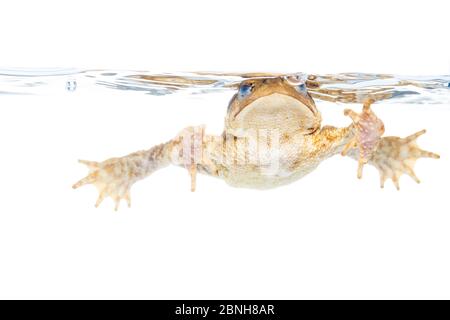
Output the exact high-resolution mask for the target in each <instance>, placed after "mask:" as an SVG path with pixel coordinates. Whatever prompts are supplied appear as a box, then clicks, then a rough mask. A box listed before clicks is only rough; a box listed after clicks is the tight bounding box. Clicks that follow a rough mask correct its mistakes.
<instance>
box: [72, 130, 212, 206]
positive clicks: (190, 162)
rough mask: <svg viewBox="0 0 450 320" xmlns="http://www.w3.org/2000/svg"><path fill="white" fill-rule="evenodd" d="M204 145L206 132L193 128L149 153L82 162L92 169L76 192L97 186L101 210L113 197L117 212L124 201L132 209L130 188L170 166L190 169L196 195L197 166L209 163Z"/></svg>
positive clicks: (98, 202) (140, 152) (192, 188)
mask: <svg viewBox="0 0 450 320" xmlns="http://www.w3.org/2000/svg"><path fill="white" fill-rule="evenodd" d="M204 144H205V136H204V128H203V127H189V128H186V129H184V130H183V131H182V132H181V133H180V134H179V135H178V136H177V137H175V138H174V139H172V140H170V141H169V142H167V143H163V144H160V145H157V146H154V147H153V148H151V149H149V150H145V151H138V152H134V153H131V154H129V155H127V156H124V157H120V158H111V159H108V160H105V161H103V162H93V161H85V160H80V162H81V163H83V164H85V165H87V166H88V168H89V170H90V172H89V174H88V175H87V176H86V177H85V178H83V179H81V180H80V181H78V182H77V183H75V184H74V185H73V188H74V189H76V188H78V187H81V186H83V185H86V184H93V185H94V186H95V187H97V189H98V192H99V196H98V199H97V202H96V204H95V206H96V207H97V206H99V205H100V203H101V202H102V201H103V200H104V199H105V198H106V197H108V196H109V197H111V198H112V199H113V200H114V202H115V209H116V210H117V209H118V207H119V204H120V200H121V199H125V200H126V201H127V203H128V206H130V205H131V200H130V188H131V186H132V185H133V184H134V183H135V182H136V181H138V180H141V179H143V178H145V177H147V176H149V175H150V174H152V173H153V172H155V171H156V170H158V169H161V168H164V167H166V166H168V165H169V164H176V165H182V166H184V167H186V169H188V171H189V173H190V175H191V190H192V191H194V190H195V178H196V173H197V166H198V165H203V162H207V161H206V158H205V156H206V155H205V154H204V152H203V148H204ZM203 167H204V166H203Z"/></svg>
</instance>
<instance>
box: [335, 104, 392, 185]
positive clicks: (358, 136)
mask: <svg viewBox="0 0 450 320" xmlns="http://www.w3.org/2000/svg"><path fill="white" fill-rule="evenodd" d="M373 102H374V101H373V100H371V99H369V100H366V101H365V102H364V106H363V111H362V112H361V113H356V112H355V111H353V110H350V109H345V110H344V114H345V115H346V116H349V117H350V118H351V119H352V120H353V126H354V130H355V136H354V138H353V139H352V140H351V141H350V142H349V143H347V145H345V147H344V150H343V151H342V155H343V156H345V155H347V153H348V152H349V151H350V150H351V149H353V148H358V150H359V159H358V178H361V177H362V170H363V167H364V165H365V164H366V163H367V162H369V160H370V159H371V158H372V155H373V154H374V152H375V151H376V150H377V147H378V144H379V142H380V139H381V136H382V135H383V133H384V124H383V122H382V121H381V120H380V119H379V118H378V117H377V116H376V115H375V113H374V112H373V111H372V110H371V108H370V105H371V104H372V103H373Z"/></svg>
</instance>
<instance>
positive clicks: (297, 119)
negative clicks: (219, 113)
mask: <svg viewBox="0 0 450 320" xmlns="http://www.w3.org/2000/svg"><path fill="white" fill-rule="evenodd" d="M318 126H320V115H319V114H318V113H317V112H315V111H314V110H313V106H308V105H306V104H304V103H303V102H302V101H300V100H298V99H295V98H293V97H291V96H289V95H285V94H280V93H273V94H270V95H267V96H264V97H261V98H258V99H256V100H255V101H253V102H251V103H250V104H248V105H247V106H245V107H244V108H242V109H241V110H240V111H239V112H238V113H237V114H236V115H235V118H234V121H233V127H234V128H235V129H237V128H239V129H244V130H245V129H268V130H281V131H283V132H293V131H303V132H313V131H315V130H316V129H317V127H318Z"/></svg>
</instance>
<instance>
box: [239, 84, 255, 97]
mask: <svg viewBox="0 0 450 320" xmlns="http://www.w3.org/2000/svg"><path fill="white" fill-rule="evenodd" d="M252 90H253V85H251V84H242V85H241V86H240V87H239V98H241V99H242V98H245V97H247V96H248V95H249V94H250V93H251V92H252Z"/></svg>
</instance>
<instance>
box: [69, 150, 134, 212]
mask: <svg viewBox="0 0 450 320" xmlns="http://www.w3.org/2000/svg"><path fill="white" fill-rule="evenodd" d="M79 162H80V163H83V164H85V165H86V166H87V167H88V168H89V171H90V173H89V174H88V175H87V176H86V177H84V178H83V179H81V180H80V181H78V182H77V183H75V184H74V185H73V186H72V188H74V189H77V188H79V187H81V186H84V185H86V184H93V185H94V186H95V187H97V189H98V192H99V195H98V198H97V201H96V203H95V207H98V206H99V205H100V203H102V201H103V200H104V199H105V198H106V197H111V198H112V199H113V200H114V202H115V208H114V209H115V210H116V211H117V209H119V204H120V200H121V199H125V200H126V201H127V203H128V207H130V206H131V199H130V187H131V185H132V184H133V182H134V181H133V180H132V177H133V169H132V168H130V167H129V166H128V163H127V161H126V159H125V158H112V159H109V160H106V161H103V162H94V161H86V160H79Z"/></svg>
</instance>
